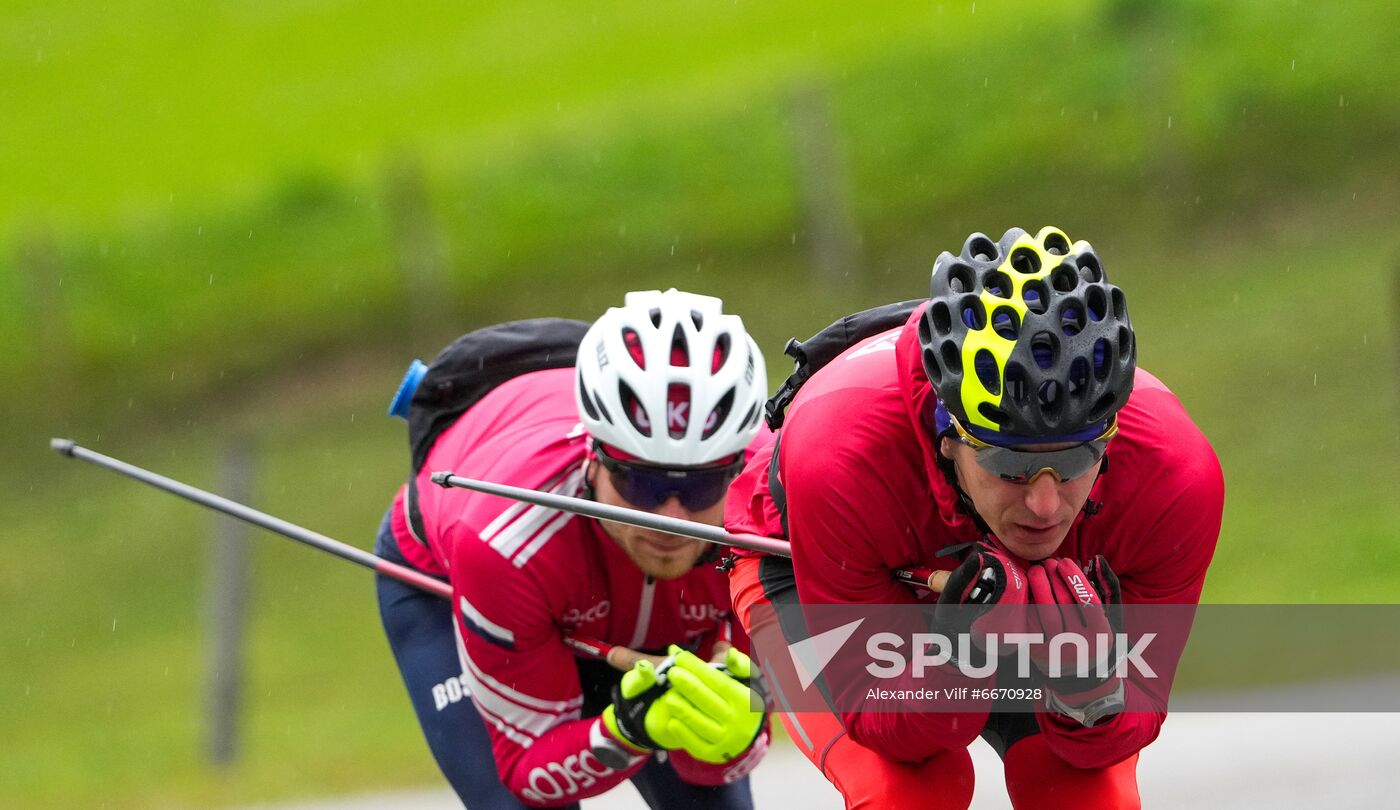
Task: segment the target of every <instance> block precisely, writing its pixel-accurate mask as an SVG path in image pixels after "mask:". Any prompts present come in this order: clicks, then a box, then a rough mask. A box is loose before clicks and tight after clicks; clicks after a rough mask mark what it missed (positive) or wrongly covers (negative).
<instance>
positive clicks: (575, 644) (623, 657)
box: [49, 439, 642, 669]
mask: <svg viewBox="0 0 1400 810" xmlns="http://www.w3.org/2000/svg"><path fill="white" fill-rule="evenodd" d="M49 447H50V448H52V449H53V450H54V452H56V453H58V454H60V455H64V456H68V457H69V458H76V459H80V460H82V461H86V462H88V463H90V464H95V465H97V466H99V467H103V468H105V469H108V470H111V471H112V472H115V473H118V474H120V475H124V476H126V477H127V478H133V479H135V480H137V481H140V482H142V483H144V484H149V485H150V486H153V487H155V488H156V489H160V490H164V491H165V492H169V493H170V494H172V495H178V496H179V497H181V498H184V499H185V500H188V501H193V502H194V503H197V504H199V505H200V506H205V507H208V508H210V509H213V510H214V511H216V512H222V513H223V514H225V515H228V516H230V517H234V518H237V519H239V520H242V521H245V522H247V523H251V524H253V525H254V526H259V527H261V528H264V529H267V530H268V531H270V532H273V533H275V534H280V535H282V536H283V537H286V538H289V539H292V540H296V541H297V542H299V543H304V544H305V545H308V546H311V547H312V548H315V549H319V550H321V551H324V552H327V553H329V554H333V555H335V556H337V557H339V558H341V559H342V560H348V561H349V562H352V563H355V564H357V565H361V566H364V567H365V568H369V569H371V570H373V571H376V572H378V573H380V574H383V575H384V576H386V577H389V578H390V579H393V580H397V581H399V582H402V583H404V584H405V585H411V586H413V587H415V588H418V589H419V590H422V591H426V592H427V593H430V594H433V595H434V596H440V597H442V598H443V599H451V598H452V586H451V585H449V584H448V583H446V582H443V581H442V580H440V579H435V578H434V577H430V576H428V575H427V574H424V573H422V572H421V571H417V570H414V569H412V568H409V567H408V566H404V565H399V564H398V563H394V562H390V561H389V560H386V559H384V558H383V557H379V556H376V555H374V554H371V553H369V552H368V551H365V550H364V549H359V548H356V547H354V546H352V545H349V544H347V543H342V542H340V541H339V540H335V539H332V538H330V537H327V536H325V535H324V534H320V533H318V532H313V531H311V530H310V529H305V528H302V527H301V526H298V525H296V524H295V523H288V522H287V521H285V520H282V519H281V518H276V517H273V516H272V515H269V514H267V513H265V512H259V511H258V510H256V509H254V508H252V507H250V506H246V505H244V504H241V503H238V502H237V501H231V500H229V499H228V498H224V497H220V496H218V495H215V494H214V493H212V492H207V491H205V490H202V489H199V488H198V487H193V486H190V485H189V484H184V483H181V482H179V481H176V480H174V479H173V478H167V477H165V476H163V475H160V474H158V473H153V472H151V471H150V470H147V469H144V468H141V467H137V466H136V465H134V464H128V463H127V462H125V461H121V460H119V459H115V458H112V457H111V456H106V455H103V454H101V453H98V452H96V451H94V450H89V449H87V448H86V447H83V446H82V445H79V444H78V443H76V442H74V441H73V440H72V439H51V440H50V441H49ZM564 644H565V645H567V646H568V647H569V648H570V649H572V650H573V651H574V652H576V653H579V654H580V655H583V656H586V657H589V658H597V659H600V660H603V661H607V662H608V663H610V664H613V665H614V666H616V667H618V668H620V669H629V668H631V664H632V662H634V661H635V660H636V659H637V657H638V656H640V655H642V654H641V653H638V652H635V651H634V650H631V649H629V648H627V647H622V646H618V645H613V644H609V643H607V642H606V641H603V640H602V639H597V638H593V637H592V636H584V635H580V634H578V633H570V634H568V635H566V636H564Z"/></svg>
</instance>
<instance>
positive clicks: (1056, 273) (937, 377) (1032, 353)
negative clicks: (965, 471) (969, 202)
mask: <svg viewBox="0 0 1400 810" xmlns="http://www.w3.org/2000/svg"><path fill="white" fill-rule="evenodd" d="M930 299H931V300H930V303H929V306H928V309H927V310H925V312H924V315H923V318H922V320H921V321H920V322H919V343H920V344H921V346H922V354H923V365H924V369H925V371H926V372H927V373H928V376H929V380H930V381H931V382H932V383H933V388H934V392H935V393H936V394H937V395H938V398H939V400H940V401H941V403H942V404H943V406H944V408H946V409H947V412H948V413H949V414H951V415H952V416H953V417H954V418H956V419H957V420H958V422H959V423H960V424H962V425H963V426H964V427H965V428H967V429H968V430H969V431H971V432H973V433H975V434H978V435H979V436H980V438H982V439H984V440H985V441H988V442H991V443H994V444H1016V443H1025V442H1027V441H1035V440H1041V441H1043V440H1045V439H1063V440H1079V439H1080V438H1081V435H1087V434H1092V433H1093V432H1094V431H1095V430H1098V429H1101V428H1102V427H1103V425H1104V424H1105V423H1106V422H1107V420H1108V419H1109V418H1110V417H1111V416H1113V415H1114V414H1115V413H1117V412H1118V410H1119V409H1120V408H1122V407H1123V405H1124V404H1126V403H1127V401H1128V395H1129V394H1130V393H1132V389H1133V373H1134V369H1135V367H1136V361H1137V342H1136V339H1135V338H1134V336H1133V327H1132V324H1131V322H1129V320H1128V307H1127V300H1126V299H1125V298H1124V296H1123V291H1122V290H1120V289H1118V288H1117V287H1115V286H1113V285H1112V284H1109V283H1108V279H1107V278H1106V277H1105V275H1104V269H1103V263H1102V262H1101V261H1100V260H1099V257H1098V254H1097V253H1095V252H1094V249H1093V248H1092V247H1090V245H1089V243H1088V242H1071V241H1070V239H1069V237H1068V236H1066V235H1065V234H1064V232H1063V231H1061V230H1059V229H1058V228H1050V227H1047V228H1042V229H1041V230H1040V232H1039V233H1037V234H1036V235H1034V236H1031V235H1030V234H1028V233H1027V232H1025V231H1023V230H1021V229H1020V228H1012V229H1011V230H1009V231H1007V232H1006V233H1005V235H1003V236H1002V237H1001V240H1000V241H999V242H993V241H992V240H991V239H990V238H988V237H987V236H985V235H984V234H980V233H974V234H973V235H972V236H969V237H968V238H967V241H966V242H965V243H964V244H963V248H962V253H961V254H959V255H957V256H954V255H953V254H951V253H946V252H945V253H943V254H942V255H940V256H939V257H938V261H937V262H935V263H934V266H933V281H932V286H931V295H930Z"/></svg>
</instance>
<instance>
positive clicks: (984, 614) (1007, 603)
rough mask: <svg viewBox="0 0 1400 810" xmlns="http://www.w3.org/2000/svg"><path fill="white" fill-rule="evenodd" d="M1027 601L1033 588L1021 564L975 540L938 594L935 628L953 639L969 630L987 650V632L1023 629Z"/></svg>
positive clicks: (934, 609)
mask: <svg viewBox="0 0 1400 810" xmlns="http://www.w3.org/2000/svg"><path fill="white" fill-rule="evenodd" d="M1028 601H1030V591H1029V589H1028V588H1027V580H1026V575H1025V574H1024V573H1022V571H1021V567H1020V566H1019V565H1017V564H1016V562H1015V561H1014V560H1012V559H1011V557H1010V555H1008V554H1007V553H1006V552H1004V551H1001V550H1000V549H997V548H995V547H993V546H991V545H989V544H987V543H985V542H979V543H975V544H973V546H972V548H971V549H970V550H969V551H968V553H967V556H966V557H964V558H963V561H962V564H961V565H959V566H958V567H957V568H955V569H953V572H952V573H951V574H949V576H948V582H947V584H945V585H944V586H943V592H942V593H940V594H939V595H938V604H936V605H934V608H933V626H934V630H935V631H936V632H939V633H942V634H944V635H946V636H948V637H949V638H950V639H955V638H957V637H958V636H960V635H962V634H968V635H970V636H971V638H972V642H973V643H974V644H975V645H977V647H978V648H979V649H983V650H985V649H986V648H987V645H986V641H985V640H986V637H987V636H988V635H992V634H1000V633H1006V632H1015V631H1017V630H1020V629H1022V627H1023V626H1024V623H1025V620H1024V611H1025V609H1026V608H1025V605H1026V603H1027V602H1028Z"/></svg>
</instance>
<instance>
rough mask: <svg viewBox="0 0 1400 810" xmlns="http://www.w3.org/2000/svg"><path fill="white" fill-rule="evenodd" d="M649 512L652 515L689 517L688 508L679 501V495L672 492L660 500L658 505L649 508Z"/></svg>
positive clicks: (688, 518)
mask: <svg viewBox="0 0 1400 810" xmlns="http://www.w3.org/2000/svg"><path fill="white" fill-rule="evenodd" d="M651 513H652V514H653V515H661V516H663V517H671V518H679V519H681V520H690V519H691V514H690V510H689V509H686V508H685V504H683V503H681V496H679V495H677V494H676V493H674V492H672V493H671V494H670V495H669V496H667V498H666V500H664V501H662V502H661V504H660V505H659V506H657V507H656V508H655V509H653V510H651Z"/></svg>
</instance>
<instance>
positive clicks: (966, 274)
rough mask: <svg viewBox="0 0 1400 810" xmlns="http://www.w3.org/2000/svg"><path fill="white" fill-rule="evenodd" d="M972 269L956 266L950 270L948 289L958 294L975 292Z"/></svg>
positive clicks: (962, 265) (960, 265)
mask: <svg viewBox="0 0 1400 810" xmlns="http://www.w3.org/2000/svg"><path fill="white" fill-rule="evenodd" d="M973 284H974V282H973V278H972V268H971V267H968V266H967V265H965V264H955V265H953V266H951V267H949V268H948V289H949V290H952V291H953V292H954V293H956V294H962V293H970V292H972V290H973Z"/></svg>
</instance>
